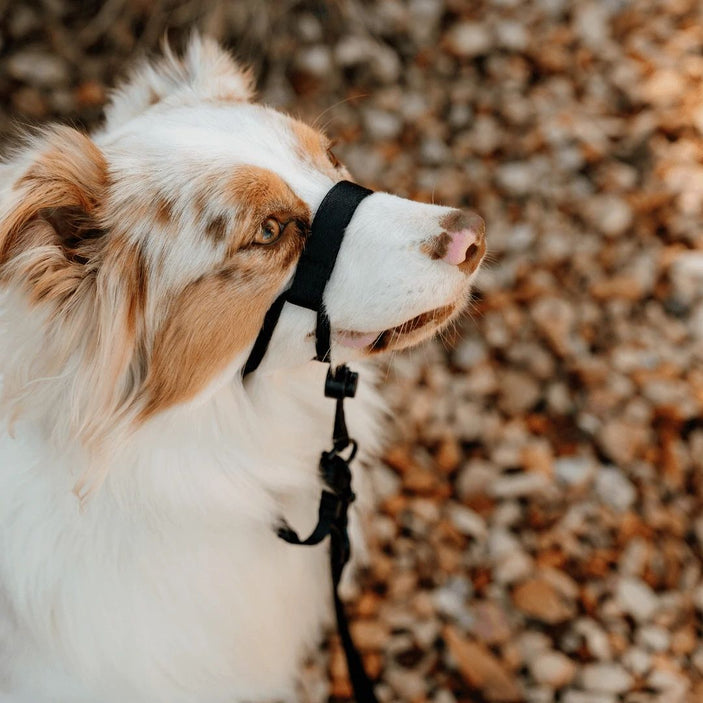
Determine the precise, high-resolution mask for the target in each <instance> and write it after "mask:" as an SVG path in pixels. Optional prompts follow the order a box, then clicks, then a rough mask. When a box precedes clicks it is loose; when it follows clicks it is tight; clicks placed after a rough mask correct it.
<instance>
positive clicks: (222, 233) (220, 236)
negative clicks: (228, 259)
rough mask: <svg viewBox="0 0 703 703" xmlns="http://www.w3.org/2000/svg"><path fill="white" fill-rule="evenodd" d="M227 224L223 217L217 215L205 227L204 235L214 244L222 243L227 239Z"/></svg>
mask: <svg viewBox="0 0 703 703" xmlns="http://www.w3.org/2000/svg"><path fill="white" fill-rule="evenodd" d="M228 229H229V222H228V220H227V218H226V217H225V216H224V215H218V216H217V217H215V218H214V219H212V220H210V221H209V222H208V223H207V226H206V227H205V234H206V235H207V236H208V237H209V238H210V239H211V240H212V241H213V242H214V243H215V244H219V243H220V242H223V241H224V240H225V238H226V237H227V230H228Z"/></svg>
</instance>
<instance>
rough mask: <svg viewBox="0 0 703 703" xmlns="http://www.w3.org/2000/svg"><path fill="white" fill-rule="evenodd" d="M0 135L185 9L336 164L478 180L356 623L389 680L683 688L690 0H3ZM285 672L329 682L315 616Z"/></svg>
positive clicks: (692, 211)
mask: <svg viewBox="0 0 703 703" xmlns="http://www.w3.org/2000/svg"><path fill="white" fill-rule="evenodd" d="M0 18H1V19H0V32H1V34H0V41H1V46H0V51H1V52H2V55H1V58H0V96H1V97H2V103H1V107H0V141H1V142H2V144H3V145H4V146H7V144H8V143H9V144H11V143H12V141H13V135H16V134H17V132H18V130H21V129H23V128H24V127H26V126H27V125H31V124H36V123H41V122H44V121H47V120H54V119H59V120H62V121H67V122H69V123H71V124H74V125H78V126H82V127H85V128H92V127H94V126H95V125H96V124H98V123H99V120H100V116H101V109H102V106H103V104H104V102H105V100H106V99H107V96H108V94H109V90H110V88H111V86H113V85H114V84H115V81H116V80H118V79H119V78H120V77H121V76H123V75H124V74H125V71H126V69H127V68H128V67H129V66H130V65H131V64H132V63H133V61H134V59H135V57H139V56H143V55H148V54H150V53H151V52H153V51H155V50H156V49H157V48H158V44H159V42H160V40H161V39H162V38H163V37H164V36H167V37H168V38H169V40H170V41H171V42H172V44H173V45H174V46H175V47H179V46H181V45H182V43H183V40H184V38H185V37H186V36H187V35H188V33H189V32H190V31H191V30H192V29H193V28H196V27H197V28H200V29H201V30H203V31H205V32H206V33H208V34H211V35H213V36H215V37H217V38H218V39H220V40H221V41H222V42H223V43H224V44H225V45H226V46H227V47H229V48H230V49H232V50H233V52H234V53H235V54H236V55H237V56H238V57H239V58H240V59H242V60H243V61H245V62H247V63H249V64H250V65H252V66H253V67H254V69H255V71H256V74H257V76H258V81H259V83H258V85H259V91H260V95H261V98H262V100H263V101H264V102H267V103H269V104H272V105H274V106H276V107H279V108H282V109H285V110H287V111H290V112H291V113H293V114H295V115H297V116H300V117H303V118H305V119H308V120H310V121H317V124H319V125H322V126H324V127H325V129H326V130H327V132H328V133H329V134H330V135H331V136H332V137H335V138H336V139H337V140H338V146H337V147H336V151H337V153H338V155H339V156H340V158H341V159H342V160H344V161H345V162H346V163H347V165H348V166H349V168H350V169H351V171H352V173H353V174H354V175H355V177H356V179H357V180H359V181H360V182H362V183H364V184H367V185H369V186H371V187H374V188H379V189H383V190H389V191H392V192H396V193H398V194H400V195H403V196H408V197H413V198H418V199H422V200H427V201H430V200H434V201H436V202H442V203H445V204H447V205H454V206H463V207H472V208H474V209H475V210H477V211H478V212H479V213H480V214H481V215H482V216H483V217H484V218H485V220H486V222H487V227H488V244H489V252H490V255H489V261H488V262H487V264H486V265H485V267H484V271H483V272H482V275H481V277H480V281H479V285H478V288H477V291H476V294H475V301H474V305H473V308H472V311H471V313H470V315H468V316H467V318H466V320H465V321H464V322H463V323H462V324H461V325H460V326H459V327H458V328H457V329H456V330H453V331H452V332H451V333H450V334H448V335H445V338H444V339H443V340H440V341H436V342H433V343H430V344H427V345H425V346H424V347H422V348H421V349H418V350H416V351H414V352H412V353H408V354H400V355H397V356H396V357H395V358H394V360H393V364H392V365H391V366H390V367H389V369H388V371H387V372H386V373H385V376H384V378H385V380H384V394H385V395H386V397H387V399H388V401H389V403H390V404H391V406H392V407H393V409H394V420H395V423H394V427H393V429H392V431H391V433H390V437H389V448H388V451H387V453H386V455H385V456H384V458H383V462H382V463H380V464H379V465H378V466H376V467H374V468H373V475H374V481H375V484H376V489H377V492H378V496H379V501H380V507H379V510H378V513H377V514H376V516H375V517H374V519H373V521H372V523H371V525H370V533H371V550H370V562H369V566H368V568H367V569H366V570H365V571H364V572H363V573H362V578H361V583H360V587H359V589H358V592H357V593H356V596H355V599H354V600H353V601H352V602H351V603H350V608H349V610H350V614H351V615H352V617H353V630H354V633H355V635H356V639H357V642H358V644H359V646H360V647H361V649H362V650H363V652H364V656H365V659H366V663H367V666H368V668H369V670H370V671H371V672H372V674H373V675H374V676H376V677H378V678H379V680H380V681H381V683H380V684H379V686H378V693H379V697H380V698H381V699H382V700H383V701H386V702H390V701H403V702H405V703H408V702H409V703H424V702H426V701H428V702H429V701H432V702H434V703H455V702H463V701H473V702H475V703H483V702H487V701H497V702H501V701H504V702H506V703H508V702H512V701H515V702H517V701H527V702H530V703H556V702H557V701H558V702H560V703H616V702H619V701H624V702H626V703H654V702H662V703H689V702H690V703H700V702H701V701H703V641H702V638H701V634H702V632H703V575H702V566H701V565H702V559H701V558H702V556H703V512H702V511H701V504H702V502H703V216H702V214H701V205H702V202H703V140H702V136H703V89H702V86H703V5H701V3H700V2H698V0H662V1H661V2H655V1H654V0H651V1H646V0H633V1H625V0H600V1H599V0H579V1H578V2H568V1H567V0H527V1H522V0H492V1H490V2H489V1H488V0H485V1H481V0H478V1H468V0H466V1H462V0H409V1H408V2H400V1H399V0H383V1H382V2H363V1H361V0H337V1H335V2H322V1H315V0H300V1H297V0H281V1H279V2H255V1H254V0H250V1H249V2H216V1H215V0H212V1H207V0H199V1H197V2H196V1H182V2H179V1H177V0H107V2H105V3H103V4H100V3H98V2H75V1H73V0H34V2H31V3H30V2H7V1H6V2H2V1H0ZM303 688H304V690H303V691H302V692H301V700H303V701H309V702H311V703H317V702H320V701H326V700H332V701H336V702H342V701H348V700H349V699H350V688H349V685H348V682H347V679H346V672H345V668H344V662H343V657H342V655H341V651H340V647H339V644H338V642H337V639H336V636H335V635H331V636H330V637H329V639H328V641H327V642H326V643H325V644H324V646H323V647H322V648H321V650H320V652H319V655H318V656H316V657H314V658H313V659H312V660H311V661H310V662H309V663H308V665H307V667H306V670H305V676H304V685H303Z"/></svg>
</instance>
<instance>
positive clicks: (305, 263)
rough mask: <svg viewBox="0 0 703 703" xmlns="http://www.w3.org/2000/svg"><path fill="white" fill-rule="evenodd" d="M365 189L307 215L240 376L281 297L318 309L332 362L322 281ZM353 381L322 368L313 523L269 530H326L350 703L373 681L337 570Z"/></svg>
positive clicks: (344, 539)
mask: <svg viewBox="0 0 703 703" xmlns="http://www.w3.org/2000/svg"><path fill="white" fill-rule="evenodd" d="M372 192H373V191H370V190H368V188H363V187H362V186H360V185H357V184H356V183H351V182H349V181H341V182H339V183H337V184H336V185H335V186H333V187H332V188H331V189H330V190H329V191H328V193H327V195H325V197H324V198H323V200H322V202H321V203H320V207H319V208H318V209H317V213H316V214H315V218H314V219H313V221H312V227H311V233H310V237H309V239H308V241H307V242H306V245H305V249H304V250H303V253H302V255H301V257H300V260H299V261H298V267H297V269H296V271H295V275H294V277H293V283H292V284H291V287H290V288H289V289H288V290H287V291H285V292H284V293H283V294H281V295H280V296H279V297H278V298H277V299H276V300H275V301H274V303H273V305H271V307H270V308H269V310H268V312H267V313H266V316H265V318H264V324H263V326H262V327H261V331H260V332H259V335H258V337H257V338H256V341H255V342H254V346H253V347H252V350H251V353H250V354H249V358H248V359H247V362H246V364H245V366H244V371H243V375H244V376H247V375H248V374H250V373H251V372H252V371H254V370H256V369H257V368H258V366H259V364H260V363H261V360H262V359H263V358H264V355H265V354H266V350H267V349H268V345H269V342H270V341H271V337H272V335H273V332H274V330H275V329H276V324H277V322H278V319H279V317H280V316H281V312H282V311H283V306H284V305H285V303H286V302H289V303H292V304H293V305H298V306H299V307H303V308H307V309H308V310H313V311H315V312H316V313H317V324H316V328H315V353H316V355H315V358H316V359H317V360H318V361H323V362H327V363H330V364H331V359H330V344H331V327H330V321H329V318H328V317H327V313H326V312H325V311H324V308H323V297H324V292H325V287H326V286H327V282H328V281H329V279H330V277H331V275H332V271H333V270H334V265H335V262H336V260H337V254H338V253H339V248H340V246H341V245H342V240H343V238H344V233H345V231H346V228H347V226H348V225H349V223H350V222H351V219H352V217H353V216H354V212H355V211H356V208H357V207H358V206H359V204H360V203H361V201H362V200H363V199H364V198H366V197H368V196H369V195H371V193H372ZM357 381H358V374H356V373H354V372H352V371H351V370H350V369H349V368H348V367H347V366H345V365H341V366H338V367H337V368H336V369H335V370H334V373H333V372H332V369H331V366H330V368H329V369H328V371H327V378H326V380H325V396H326V397H328V398H334V399H336V401H337V404H336V410H335V416H334V429H333V431H332V449H330V450H329V451H323V452H322V454H321V456H320V464H319V471H320V476H321V478H322V480H323V482H324V485H325V488H324V489H323V490H322V495H321V496H320V504H319V507H318V516H317V525H316V526H315V528H314V529H313V531H312V533H311V534H310V535H309V536H308V537H307V538H306V539H301V538H300V537H299V536H298V533H297V532H296V531H295V530H294V529H293V528H292V527H291V526H290V525H289V524H288V523H287V522H286V521H285V520H284V519H282V520H281V521H280V523H279V525H278V526H277V529H276V533H277V534H278V536H279V537H280V538H281V539H282V540H285V541H286V542H288V543H290V544H297V545H302V546H306V547H311V546H314V545H316V544H319V543H320V542H322V540H324V539H325V538H326V537H327V536H328V535H329V536H330V554H329V556H330V572H331V576H332V595H333V598H334V610H335V615H336V618H337V629H338V631H339V635H340V639H341V641H342V646H343V648H344V654H345V656H346V660H347V668H348V670H349V679H350V680H351V684H352V687H353V689H354V695H355V697H356V700H357V703H378V699H377V698H376V696H375V694H374V691H373V684H372V683H371V680H370V679H369V677H368V675H367V673H366V671H365V669H364V664H363V661H362V659H361V655H360V654H359V651H358V650H357V648H356V647H355V646H354V642H353V641H352V638H351V634H350V632H349V623H348V622H347V617H346V613H345V612H344V606H343V604H342V601H341V599H340V597H339V592H338V591H339V589H338V587H339V581H340V579H341V577H342V571H343V570H344V567H345V565H346V564H347V562H348V561H349V557H350V555H351V547H350V543H349V535H348V531H347V528H348V515H347V514H348V510H349V506H350V505H351V503H352V502H353V501H354V499H355V495H354V492H353V491H352V486H351V482H352V475H351V469H350V468H349V464H350V463H351V461H352V460H353V459H354V456H355V455H356V450H357V444H356V441H355V440H353V439H351V438H350V437H349V433H348V432H347V424H346V421H345V417H344V399H345V398H352V397H354V395H355V393H356V385H357ZM347 450H348V451H347ZM343 452H346V456H344V455H343Z"/></svg>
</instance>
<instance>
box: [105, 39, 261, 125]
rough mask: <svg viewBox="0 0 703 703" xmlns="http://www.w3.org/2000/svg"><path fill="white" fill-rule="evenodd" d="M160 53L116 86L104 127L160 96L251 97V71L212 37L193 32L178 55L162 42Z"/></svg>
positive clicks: (241, 99)
mask: <svg viewBox="0 0 703 703" xmlns="http://www.w3.org/2000/svg"><path fill="white" fill-rule="evenodd" d="M163 53H164V56H163V58H161V59H159V60H157V61H154V62H149V63H146V64H144V65H142V66H141V67H139V68H137V70H136V71H134V72H133V73H132V75H131V76H130V77H129V78H128V79H127V81H126V82H125V83H124V84H123V85H121V86H120V87H119V88H118V89H117V90H116V92H115V93H114V95H113V97H112V100H111V101H110V103H109V104H108V106H107V108H106V110H105V116H106V118H107V123H106V127H107V128H108V129H109V128H112V127H116V126H118V125H120V124H123V123H124V122H127V121H128V120H130V119H132V118H133V117H136V116H137V115H139V114H141V113H142V112H144V110H146V109H147V108H149V107H150V106H151V105H155V104H156V103H158V102H161V101H162V100H167V99H170V100H173V101H174V102H178V101H180V100H182V101H184V102H187V101H192V100H193V98H197V99H200V100H229V101H235V102H246V101H249V100H251V99H252V98H253V97H254V78H253V76H252V74H251V71H250V70H249V69H246V68H242V67H241V66H239V65H238V64H237V62H236V61H235V60H234V59H233V58H232V56H231V55H230V54H229V53H228V52H226V51H225V50H224V49H222V47H221V46H220V45H219V44H218V43H217V42H216V41H215V40H214V39H211V38H209V37H201V36H200V35H198V34H194V35H193V36H192V37H191V39H190V42H189V43H188V47H187V49H186V51H185V54H184V55H183V57H182V58H178V57H176V56H175V55H174V54H173V52H172V51H171V49H170V47H169V46H168V44H166V43H164V49H163Z"/></svg>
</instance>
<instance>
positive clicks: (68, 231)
mask: <svg viewBox="0 0 703 703" xmlns="http://www.w3.org/2000/svg"><path fill="white" fill-rule="evenodd" d="M20 162H21V163H22V162H23V171H22V173H21V175H20V177H19V178H18V179H17V180H16V182H15V183H14V185H13V186H12V191H11V194H10V197H9V198H6V202H5V204H4V207H3V211H2V212H0V283H7V282H9V281H12V282H14V283H16V284H18V285H20V286H22V287H24V288H25V289H28V291H29V293H30V296H31V298H32V299H33V300H46V299H47V298H51V299H54V300H59V299H65V298H66V297H69V296H70V295H71V293H72V292H73V291H74V290H75V287H76V286H77V285H79V283H80V281H81V280H82V279H83V278H84V277H85V276H86V275H87V274H88V272H89V270H90V269H91V264H93V265H94V264H95V261H96V259H97V258H98V255H99V251H100V249H101V247H102V240H103V239H104V236H103V235H104V232H103V230H101V228H100V226H99V222H98V211H99V208H100V204H101V202H102V201H103V199H104V197H105V191H106V188H107V165H106V162H105V159H104V157H103V155H102V153H101V152H100V150H99V149H98V147H97V146H96V145H95V144H94V143H93V142H92V141H91V140H90V139H89V138H88V137H86V136H85V135H83V134H81V133H80V132H77V131H76V130H74V129H71V128H69V127H55V128H52V129H51V130H49V131H47V132H45V133H44V134H43V135H42V136H41V137H39V138H38V139H37V140H35V142H34V144H33V148H31V149H29V150H28V151H27V152H26V154H25V156H24V159H23V160H21V161H20Z"/></svg>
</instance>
